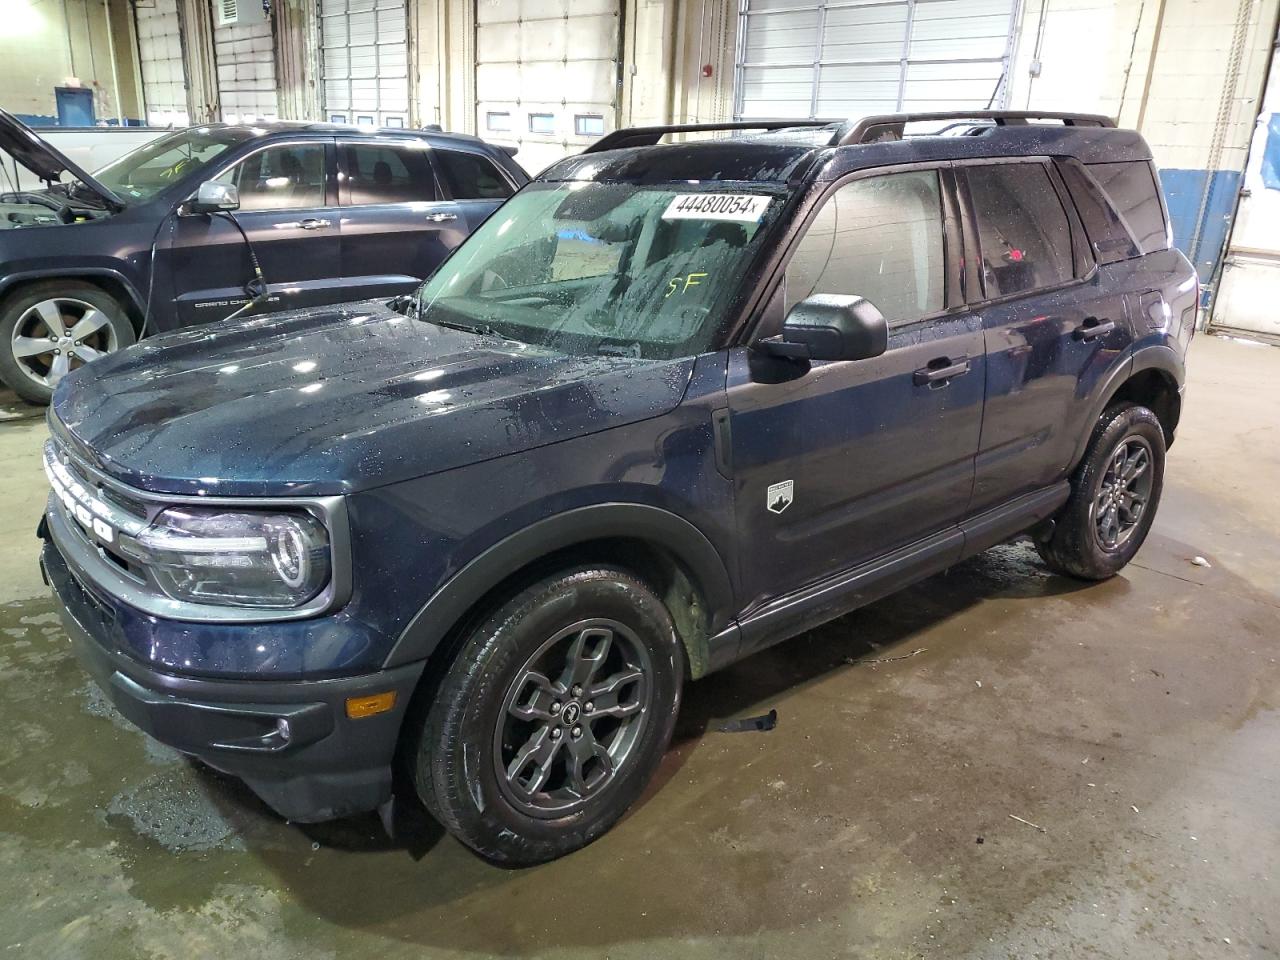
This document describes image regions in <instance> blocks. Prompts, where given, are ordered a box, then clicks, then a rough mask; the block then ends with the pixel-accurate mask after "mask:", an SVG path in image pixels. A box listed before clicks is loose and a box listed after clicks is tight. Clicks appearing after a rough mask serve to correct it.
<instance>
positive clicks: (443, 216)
mask: <svg viewBox="0 0 1280 960" xmlns="http://www.w3.org/2000/svg"><path fill="white" fill-rule="evenodd" d="M427 219H428V220H430V221H431V222H432V223H450V222H452V221H454V220H457V219H458V215H457V214H456V213H429V214H427Z"/></svg>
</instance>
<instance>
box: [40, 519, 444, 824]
mask: <svg viewBox="0 0 1280 960" xmlns="http://www.w3.org/2000/svg"><path fill="white" fill-rule="evenodd" d="M40 567H41V569H42V571H43V572H44V577H45V580H46V582H48V584H49V585H50V587H52V589H53V595H54V599H55V600H56V601H57V606H58V613H59V615H60V616H61V618H62V623H63V626H64V627H65V628H66V631H67V634H68V635H69V636H70V638H71V641H72V644H73V646H74V649H75V652H76V656H77V657H78V658H79V660H80V662H81V663H82V664H83V665H84V667H85V669H86V670H87V671H88V672H89V674H90V675H91V676H92V677H93V678H94V680H95V681H96V682H97V683H98V685H99V686H100V687H101V688H102V690H103V692H104V693H105V694H106V695H107V697H108V698H109V699H110V700H111V702H112V703H113V704H114V705H115V707H116V709H117V710H119V711H120V713H121V714H123V715H124V716H125V717H126V718H128V719H129V720H130V721H131V722H132V723H134V724H136V725H137V726H138V727H139V728H141V729H142V730H143V731H145V732H146V733H148V734H150V735H151V736H153V737H155V738H156V739H157V740H159V741H160V742H161V743H165V744H168V745H169V746H171V747H173V748H175V749H176V750H179V751H181V752H183V753H186V754H190V755H192V756H195V757H197V758H199V759H200V760H202V761H203V762H205V763H207V764H208V765H209V766H211V767H214V768H215V769H218V770H221V771H223V772H225V773H229V774H232V775H233V776H236V777H240V778H241V779H243V780H244V781H245V782H246V783H247V784H248V785H249V787H250V788H251V789H252V790H253V791H254V792H255V793H256V794H257V795H258V796H260V797H261V798H262V799H263V800H264V801H266V803H267V804H269V805H270V806H271V807H272V808H273V809H274V810H275V811H276V812H277V813H279V814H280V815H281V816H283V817H285V818H286V819H289V820H296V821H300V822H314V821H319V820H330V819H333V818H335V817H342V816H347V815H349V814H354V813H360V812H364V811H367V810H373V809H376V808H377V807H378V806H380V805H381V804H382V803H383V802H385V801H386V800H388V799H390V797H391V765H392V760H393V757H394V754H395V749H396V742H397V740H398V738H399V732H400V725H401V722H402V720H403V719H404V714H405V711H406V709H407V707H408V704H409V700H410V697H411V695H412V693H413V690H414V688H415V686H416V685H417V682H418V678H419V676H420V675H421V673H422V666H423V665H422V664H421V663H414V664H408V665H406V666H403V667H397V668H394V669H389V670H379V671H376V672H374V673H368V674H363V675H360V676H355V677H342V678H337V679H327V680H207V679H197V678H192V677H184V676H180V675H177V674H174V673H169V672H166V671H161V670H157V669H155V668H154V667H151V666H148V665H147V664H144V663H142V662H140V661H138V660H137V659H135V658H134V657H131V656H129V655H128V654H125V653H123V652H121V651H119V650H117V649H114V648H113V647H112V646H111V645H110V644H111V641H110V638H111V637H112V636H113V634H114V631H112V629H111V626H112V623H113V622H114V618H115V608H114V605H113V603H112V602H111V601H110V600H109V598H106V597H103V596H101V595H99V594H98V593H97V592H96V591H95V590H94V588H93V587H91V586H88V585H86V584H84V583H82V582H81V581H80V580H78V579H77V578H76V576H75V575H74V574H73V573H72V572H71V570H70V569H69V568H68V566H67V564H66V561H65V560H63V558H62V555H61V554H60V553H59V552H58V549H57V547H56V546H55V545H54V544H53V543H52V542H51V541H49V540H46V542H45V545H44V549H43V551H42V552H41V555H40ZM254 629H255V628H254V627H253V626H248V625H246V626H245V627H244V632H245V642H246V643H248V642H250V641H251V637H252V634H253V631H254ZM388 690H394V691H395V693H396V699H395V706H394V708H393V709H391V710H390V711H387V712H385V713H380V714H377V715H375V716H371V717H363V718H361V719H356V720H353V719H351V718H349V717H348V716H347V713H346V701H347V698H349V697H361V696H369V695H372V694H376V693H383V692H385V691H388Z"/></svg>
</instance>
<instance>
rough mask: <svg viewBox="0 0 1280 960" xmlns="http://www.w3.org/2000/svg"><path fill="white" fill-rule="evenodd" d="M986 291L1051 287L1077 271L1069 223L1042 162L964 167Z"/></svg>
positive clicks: (1014, 291)
mask: <svg viewBox="0 0 1280 960" xmlns="http://www.w3.org/2000/svg"><path fill="white" fill-rule="evenodd" d="M964 170H965V173H966V175H967V177H968V179H969V192H970V194H971V195H972V197H973V208H974V214H975V215H976V217H977V221H978V223H977V227H978V241H979V244H980V246H981V252H982V268H983V274H984V276H985V277H986V287H987V296H988V297H1007V296H1009V295H1011V294H1018V293H1028V292H1030V291H1032V290H1038V289H1041V288H1043V287H1052V286H1056V285H1058V284H1060V283H1065V282H1066V281H1068V280H1070V279H1072V278H1073V277H1074V276H1075V269H1074V264H1073V261H1072V259H1071V224H1070V222H1069V221H1068V220H1067V212H1066V211H1065V210H1064V209H1063V208H1062V202H1061V201H1060V200H1059V199H1058V193H1057V191H1056V190H1055V189H1054V187H1053V182H1052V181H1051V180H1050V179H1049V173H1048V171H1047V170H1045V168H1044V167H1043V166H1041V165H1040V164H1038V163H1011V164H1000V165H993V166H980V167H965V168H964Z"/></svg>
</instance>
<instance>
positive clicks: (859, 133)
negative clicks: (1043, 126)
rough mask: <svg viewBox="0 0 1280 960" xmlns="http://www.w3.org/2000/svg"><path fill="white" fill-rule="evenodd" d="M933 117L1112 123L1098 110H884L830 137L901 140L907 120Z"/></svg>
mask: <svg viewBox="0 0 1280 960" xmlns="http://www.w3.org/2000/svg"><path fill="white" fill-rule="evenodd" d="M932 120H958V121H967V120H973V121H977V122H979V123H984V122H991V123H994V124H995V125H996V126H998V127H1004V126H1026V125H1027V124H1031V123H1039V122H1040V121H1042V120H1057V121H1059V122H1061V123H1062V124H1063V125H1064V126H1068V127H1114V126H1115V125H1116V122H1115V121H1114V120H1113V119H1111V117H1105V116H1103V115H1102V114H1099V113H1055V112H1052V111H1045V110H955V111H951V110H948V111H942V112H936V113H886V114H881V115H879V116H874V117H862V118H861V119H860V120H854V121H850V122H849V123H848V124H846V125H845V126H843V127H841V128H840V129H839V130H837V131H836V134H835V136H834V137H832V139H831V145H832V146H833V147H845V146H849V145H850V144H858V143H875V142H877V141H881V140H901V139H902V138H903V130H904V128H905V127H906V125H907V124H908V123H916V122H919V121H926V122H927V121H932ZM953 126H954V124H953Z"/></svg>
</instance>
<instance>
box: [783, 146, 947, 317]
mask: <svg viewBox="0 0 1280 960" xmlns="http://www.w3.org/2000/svg"><path fill="white" fill-rule="evenodd" d="M942 237H943V233H942V200H941V194H940V192H939V188H938V174H937V172H936V171H934V170H913V171H910V172H908V173H893V174H887V175H884V176H879V177H866V178H864V179H861V180H854V181H852V182H851V183H848V184H846V185H845V186H843V187H841V188H840V189H839V190H837V191H836V194H835V196H833V197H831V198H829V199H828V200H827V202H826V203H825V204H824V205H823V207H822V209H821V210H819V211H818V213H817V216H816V217H815V218H814V220H813V222H812V223H810V225H809V229H808V230H807V231H806V232H805V235H804V237H803V238H801V240H800V244H799V246H798V247H797V248H796V252H795V254H794V256H793V257H792V258H791V262H790V263H789V264H788V265H787V296H786V306H787V309H790V308H791V307H792V306H794V305H795V304H796V303H798V302H799V301H801V300H803V299H805V298H806V297H808V296H811V295H813V294H815V293H833V294H843V295H845V296H858V297H863V298H864V299H866V300H869V301H870V302H871V303H873V304H874V305H875V306H876V307H877V308H878V309H879V310H880V312H881V313H883V314H884V316H885V319H886V320H888V321H889V323H890V324H902V323H909V322H911V321H912V320H919V319H920V318H921V317H925V316H928V315H929V314H933V313H937V312H939V311H940V310H942V308H943V297H944V283H945V278H946V272H945V269H944V265H943V239H942Z"/></svg>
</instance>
